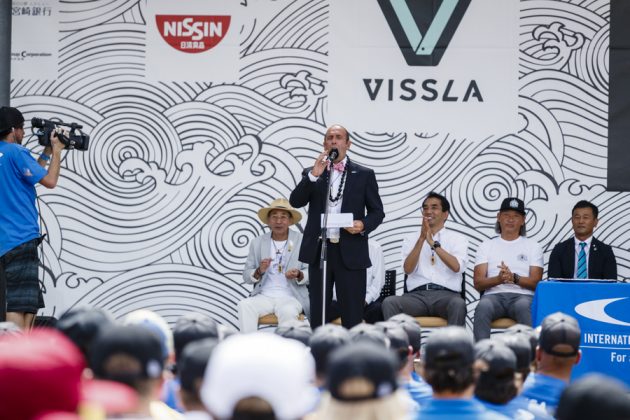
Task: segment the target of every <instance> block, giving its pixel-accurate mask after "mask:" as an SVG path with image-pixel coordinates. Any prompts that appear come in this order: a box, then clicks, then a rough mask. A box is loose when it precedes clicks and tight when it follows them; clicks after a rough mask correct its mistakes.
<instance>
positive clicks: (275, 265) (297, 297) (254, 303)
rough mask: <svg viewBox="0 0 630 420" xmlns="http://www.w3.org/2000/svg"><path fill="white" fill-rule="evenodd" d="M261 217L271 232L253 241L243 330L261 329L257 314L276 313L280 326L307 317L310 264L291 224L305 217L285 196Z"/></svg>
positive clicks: (245, 273)
mask: <svg viewBox="0 0 630 420" xmlns="http://www.w3.org/2000/svg"><path fill="white" fill-rule="evenodd" d="M258 218H259V219H260V221H261V222H263V223H265V224H266V225H267V226H269V229H270V232H267V233H264V234H263V235H261V236H258V237H257V238H255V239H254V240H252V242H251V244H250V246H249V255H248V256H247V261H246V262H245V270H244V271H243V279H244V280H245V282H246V283H249V284H253V285H254V289H253V290H252V293H251V296H250V297H248V298H246V299H243V300H242V301H240V302H239V303H238V319H239V324H240V329H241V332H252V331H256V330H257V329H258V317H260V316H262V315H267V314H271V313H273V314H275V315H276V316H277V317H278V326H281V325H283V324H284V323H286V322H287V321H290V320H295V319H297V317H298V316H299V314H300V313H301V312H304V313H305V314H306V315H307V316H308V311H309V301H308V289H307V284H308V270H307V268H308V266H307V265H306V264H304V263H302V262H300V261H298V254H299V251H300V246H301V245H302V234H301V233H300V232H298V231H295V230H292V229H289V226H291V225H294V224H296V223H298V222H299V221H300V220H301V219H302V215H301V214H300V212H299V211H297V210H295V209H294V208H293V207H291V204H289V201H288V200H287V199H285V198H278V199H275V200H273V201H272V202H271V204H270V205H269V207H263V208H261V209H260V210H259V211H258Z"/></svg>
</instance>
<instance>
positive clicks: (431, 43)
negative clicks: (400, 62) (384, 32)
mask: <svg viewBox="0 0 630 420" xmlns="http://www.w3.org/2000/svg"><path fill="white" fill-rule="evenodd" d="M470 2H471V0H442V1H441V4H440V5H439V7H437V8H436V6H435V5H436V3H440V2H438V1H436V0H378V4H379V6H380V7H381V10H382V11H383V14H384V15H385V19H387V23H388V24H389V27H390V29H391V30H392V33H393V34H394V37H395V38H396V42H397V43H398V46H399V47H400V51H401V52H402V53H403V56H404V57H405V60H406V61H407V64H408V65H410V66H437V65H438V64H440V60H441V59H442V56H443V55H444V52H445V51H446V48H447V47H448V44H449V42H451V38H453V35H454V34H455V31H456V30H457V27H458V26H459V24H460V22H461V20H462V18H463V17H464V14H465V13H466V10H467V9H468V5H469V4H470Z"/></svg>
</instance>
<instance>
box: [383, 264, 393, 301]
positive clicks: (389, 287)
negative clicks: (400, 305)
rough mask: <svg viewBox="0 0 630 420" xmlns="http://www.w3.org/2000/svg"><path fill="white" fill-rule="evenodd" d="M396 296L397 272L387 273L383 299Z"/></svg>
mask: <svg viewBox="0 0 630 420" xmlns="http://www.w3.org/2000/svg"><path fill="white" fill-rule="evenodd" d="M395 295H396V270H387V271H385V283H384V284H383V288H382V289H381V297H383V298H386V297H387V296H395Z"/></svg>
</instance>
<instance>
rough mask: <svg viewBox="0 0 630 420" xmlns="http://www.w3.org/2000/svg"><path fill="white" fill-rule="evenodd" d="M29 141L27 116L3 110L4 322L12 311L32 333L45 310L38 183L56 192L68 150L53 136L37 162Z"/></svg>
mask: <svg viewBox="0 0 630 420" xmlns="http://www.w3.org/2000/svg"><path fill="white" fill-rule="evenodd" d="M23 138H24V117H23V116H22V113H21V112H20V111H19V110H17V109H16V108H11V107H2V108H0V184H1V185H2V188H0V320H4V318H5V312H6V320H7V321H12V322H14V323H15V324H17V325H18V326H19V327H20V328H22V329H23V330H29V329H30V328H31V327H32V325H33V322H34V320H35V315H36V314H37V310H38V309H39V308H43V307H44V299H43V296H42V292H41V290H40V287H39V279H38V277H37V275H38V263H39V257H38V255H37V247H38V245H39V244H40V243H41V238H40V232H39V225H38V220H37V218H38V214H37V207H36V205H35V201H36V199H37V193H36V191H35V184H37V183H38V182H39V183H40V184H42V185H43V186H44V187H46V188H55V186H56V185H57V180H58V179H59V170H60V163H61V150H63V148H64V147H65V146H64V145H63V144H62V143H61V142H60V141H59V139H58V138H57V136H56V135H55V134H54V131H53V132H52V133H51V135H50V143H51V145H50V146H47V147H45V148H44V152H43V153H42V154H41V155H40V156H39V158H38V159H37V161H35V159H33V157H32V156H31V154H30V151H29V150H28V149H27V148H25V147H22V139H23ZM48 163H50V166H49V167H48V170H46V164H48Z"/></svg>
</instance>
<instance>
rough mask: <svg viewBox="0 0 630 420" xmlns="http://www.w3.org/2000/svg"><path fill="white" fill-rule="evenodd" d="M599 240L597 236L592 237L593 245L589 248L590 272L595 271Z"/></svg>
mask: <svg viewBox="0 0 630 420" xmlns="http://www.w3.org/2000/svg"><path fill="white" fill-rule="evenodd" d="M598 245H599V241H598V240H597V239H595V238H593V239H591V247H590V248H589V250H588V274H589V276H590V274H592V273H593V263H594V262H595V261H596V260H597V256H598V255H599V252H598V251H599V247H598Z"/></svg>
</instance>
